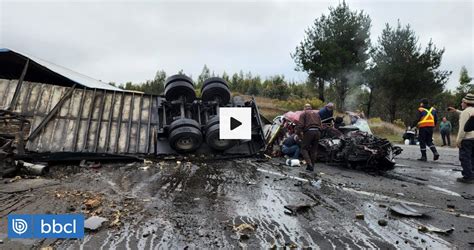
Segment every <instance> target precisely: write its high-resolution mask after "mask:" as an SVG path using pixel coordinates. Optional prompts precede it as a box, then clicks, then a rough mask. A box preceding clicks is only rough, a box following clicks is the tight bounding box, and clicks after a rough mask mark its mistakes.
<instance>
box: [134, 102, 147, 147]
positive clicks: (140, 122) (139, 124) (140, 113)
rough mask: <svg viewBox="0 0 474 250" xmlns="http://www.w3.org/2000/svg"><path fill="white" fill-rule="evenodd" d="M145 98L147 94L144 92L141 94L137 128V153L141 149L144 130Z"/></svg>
mask: <svg viewBox="0 0 474 250" xmlns="http://www.w3.org/2000/svg"><path fill="white" fill-rule="evenodd" d="M143 98H145V96H144V95H143V94H142V95H141V96H140V109H139V110H138V129H137V141H136V143H135V153H138V152H139V151H140V131H141V130H142V109H143Z"/></svg>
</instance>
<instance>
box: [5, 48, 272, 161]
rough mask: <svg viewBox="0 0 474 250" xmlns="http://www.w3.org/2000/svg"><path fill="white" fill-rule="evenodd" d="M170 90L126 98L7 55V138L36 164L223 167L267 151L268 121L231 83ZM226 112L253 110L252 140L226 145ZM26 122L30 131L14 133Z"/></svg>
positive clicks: (181, 79)
mask: <svg viewBox="0 0 474 250" xmlns="http://www.w3.org/2000/svg"><path fill="white" fill-rule="evenodd" d="M164 85H165V86H164V87H165V89H164V93H163V94H162V95H154V94H146V93H143V92H137V91H128V90H123V89H120V88H117V87H115V86H112V85H109V84H106V83H104V82H101V81H98V80H95V79H92V78H89V77H86V76H84V75H81V74H78V73H75V72H73V71H71V70H68V69H65V68H63V67H61V66H58V65H55V64H51V63H49V62H47V61H43V60H41V59H38V58H35V57H32V56H28V55H26V54H21V53H18V52H16V51H13V50H10V49H0V120H1V121H2V124H3V126H2V127H1V131H2V132H1V133H0V134H3V135H1V136H2V137H5V136H6V137H8V136H10V137H12V136H13V134H16V136H15V140H14V141H15V143H13V145H14V146H16V148H17V149H18V150H19V151H18V153H17V154H16V156H15V159H26V160H28V161H34V162H51V161H68V160H79V161H80V160H83V159H88V160H123V159H130V158H136V157H162V156H167V155H178V154H195V155H212V157H213V158H214V159H216V158H227V157H242V156H252V155H256V154H257V153H259V152H261V150H262V149H263V148H264V146H265V142H264V137H263V125H264V124H263V122H264V121H263V120H262V117H261V115H260V113H259V110H258V107H257V105H256V103H255V100H254V99H253V98H251V99H249V100H244V99H243V98H242V97H240V96H232V93H231V92H230V90H229V86H228V83H227V82H226V81H225V80H224V79H222V78H218V77H211V78H209V79H207V80H206V81H205V82H204V83H203V85H202V87H201V89H200V93H201V95H200V96H197V95H196V91H197V88H196V86H195V84H194V82H193V80H192V79H191V78H190V77H188V76H185V75H182V74H178V75H173V76H170V77H168V78H167V80H166V82H165V84H164ZM221 107H235V108H237V107H239V108H242V107H243V108H248V109H250V110H251V121H252V128H251V139H248V140H220V139H219V124H220V122H221V121H220V116H219V108H221ZM18 117H21V119H22V121H23V122H26V123H27V124H28V126H25V129H23V128H21V129H18V128H16V129H13V130H11V129H10V128H9V127H11V126H10V125H12V124H13V122H14V121H16V120H18V119H17V118H18ZM15 119H16V120H15ZM18 131H21V132H22V134H21V135H22V136H21V137H20V136H18V135H19V134H18ZM7 139H8V140H12V139H11V138H10V139H9V137H8V138H7ZM2 140H3V139H2ZM0 143H2V144H6V145H10V144H7V142H5V143H4V142H2V141H0ZM0 146H1V147H2V149H1V150H3V147H4V146H2V145H0ZM5 147H6V146H5ZM0 152H1V154H0V156H1V157H6V153H5V154H4V153H3V151H0Z"/></svg>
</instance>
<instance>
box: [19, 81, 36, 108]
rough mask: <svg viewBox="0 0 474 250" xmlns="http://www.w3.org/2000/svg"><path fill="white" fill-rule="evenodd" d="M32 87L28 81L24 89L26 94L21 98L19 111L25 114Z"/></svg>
mask: <svg viewBox="0 0 474 250" xmlns="http://www.w3.org/2000/svg"><path fill="white" fill-rule="evenodd" d="M32 88H33V83H28V90H27V91H26V96H25V98H23V104H22V105H21V113H22V114H25V113H26V111H27V108H28V104H29V103H30V98H31V89H32Z"/></svg>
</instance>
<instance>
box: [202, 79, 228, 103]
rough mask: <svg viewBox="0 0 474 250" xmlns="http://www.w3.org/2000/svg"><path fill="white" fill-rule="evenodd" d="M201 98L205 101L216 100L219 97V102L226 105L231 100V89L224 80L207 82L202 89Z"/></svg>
mask: <svg viewBox="0 0 474 250" xmlns="http://www.w3.org/2000/svg"><path fill="white" fill-rule="evenodd" d="M201 93H202V95H201V98H202V100H203V101H205V102H208V101H214V100H215V99H218V101H219V104H221V105H226V104H227V103H229V101H230V96H231V93H230V90H229V87H227V85H226V84H224V83H222V82H212V83H209V84H207V85H206V86H205V87H203V88H202V90H201Z"/></svg>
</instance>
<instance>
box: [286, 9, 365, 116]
mask: <svg viewBox="0 0 474 250" xmlns="http://www.w3.org/2000/svg"><path fill="white" fill-rule="evenodd" d="M329 12H330V13H329V15H328V16H325V15H322V16H321V17H320V18H318V19H316V20H315V21H314V23H313V26H312V27H311V28H310V29H308V30H306V35H305V38H304V40H303V41H302V42H301V43H300V45H299V46H297V47H296V51H295V53H294V54H292V55H291V56H292V57H293V59H294V60H295V63H296V66H297V67H296V69H297V70H300V71H305V72H307V73H308V75H309V78H310V79H311V81H314V82H315V83H316V82H317V84H318V93H319V98H320V99H322V100H324V84H325V82H326V81H327V82H330V84H331V85H332V88H333V90H334V91H335V93H336V97H337V99H338V100H337V101H338V105H337V107H338V108H339V110H342V108H343V107H344V103H345V99H346V96H347V95H348V92H349V91H350V89H351V87H352V85H354V84H358V83H359V81H360V77H356V76H358V75H360V74H361V72H362V71H363V70H364V69H365V67H366V65H365V62H366V61H367V60H368V58H369V56H368V48H369V46H370V25H371V19H370V17H369V16H368V15H366V14H364V12H363V11H360V12H358V11H351V10H350V8H349V6H348V5H347V4H346V3H345V2H342V3H341V4H339V5H338V6H337V7H336V8H332V7H331V8H329Z"/></svg>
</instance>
